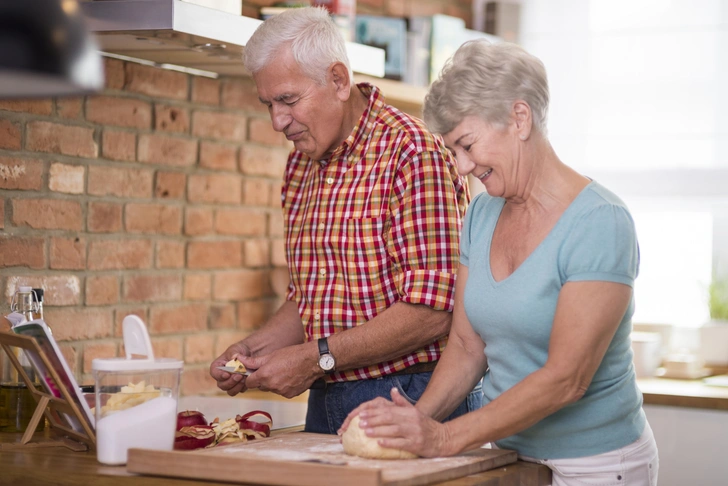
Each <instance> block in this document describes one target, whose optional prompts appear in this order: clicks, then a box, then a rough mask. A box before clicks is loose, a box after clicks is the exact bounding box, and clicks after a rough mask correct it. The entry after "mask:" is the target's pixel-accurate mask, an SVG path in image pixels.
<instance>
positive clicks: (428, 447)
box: [341, 388, 460, 457]
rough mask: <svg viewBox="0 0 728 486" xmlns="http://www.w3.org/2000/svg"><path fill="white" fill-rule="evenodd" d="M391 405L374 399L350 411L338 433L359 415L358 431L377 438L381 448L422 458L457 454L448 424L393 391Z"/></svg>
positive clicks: (382, 400)
mask: <svg viewBox="0 0 728 486" xmlns="http://www.w3.org/2000/svg"><path fill="white" fill-rule="evenodd" d="M391 393H392V401H391V402H390V401H389V400H386V399H384V398H376V399H374V400H372V401H370V402H367V403H364V404H362V405H360V406H359V407H358V408H357V409H355V410H353V411H352V412H351V413H350V414H349V416H348V417H347V418H346V420H345V421H344V424H343V425H342V427H341V429H342V431H343V430H346V428H347V427H348V425H349V422H350V421H351V419H352V418H353V417H354V416H356V415H359V427H361V428H362V429H363V430H364V433H365V434H366V435H367V436H368V437H374V438H378V439H379V440H378V443H379V445H380V446H382V447H388V448H391V449H402V450H405V451H408V452H412V453H415V454H417V455H418V456H421V457H440V456H450V455H453V454H456V453H458V452H460V451H459V450H457V448H456V446H455V444H454V443H453V440H452V438H451V437H450V434H449V428H448V426H447V424H441V423H439V422H436V421H435V420H433V419H432V418H430V417H428V416H427V415H425V414H423V413H422V412H420V411H419V410H417V409H416V408H415V406H414V405H412V404H411V403H410V402H408V401H407V399H405V398H404V397H403V396H402V395H401V394H400V393H399V390H397V389H396V388H392V392H391Z"/></svg>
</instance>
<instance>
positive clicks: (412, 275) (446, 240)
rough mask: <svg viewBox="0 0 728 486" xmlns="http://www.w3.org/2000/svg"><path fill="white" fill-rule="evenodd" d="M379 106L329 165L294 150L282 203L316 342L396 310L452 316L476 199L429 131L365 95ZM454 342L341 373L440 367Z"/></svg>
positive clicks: (292, 264) (349, 376) (374, 93)
mask: <svg viewBox="0 0 728 486" xmlns="http://www.w3.org/2000/svg"><path fill="white" fill-rule="evenodd" d="M358 87H359V89H360V90H361V91H362V93H364V95H365V96H368V98H369V105H368V107H367V109H366V111H365V112H364V114H363V115H362V117H361V118H360V119H359V123H358V125H357V126H356V127H355V128H354V130H353V131H352V133H351V135H349V137H348V138H347V139H346V140H345V141H344V142H343V143H342V144H341V146H339V147H338V148H337V149H336V151H335V152H334V153H333V154H332V155H331V158H330V159H329V160H321V161H313V160H311V159H310V158H309V157H307V156H306V155H304V154H303V153H301V152H299V151H296V150H294V151H293V152H291V154H290V156H289V158H288V164H287V166H286V173H285V176H284V181H283V189H282V200H283V212H284V221H285V226H286V228H285V229H286V231H285V237H286V256H287V258H288V262H289V265H288V268H289V273H290V277H291V285H290V289H289V294H288V300H295V301H296V302H297V303H298V310H299V314H300V315H301V319H302V320H303V324H304V326H305V327H306V336H307V339H308V340H309V341H311V340H316V339H318V338H321V337H325V336H330V335H331V334H334V333H336V332H340V331H343V330H346V329H350V328H353V327H355V326H359V325H361V324H364V323H365V322H367V321H369V320H370V319H372V318H374V317H375V316H377V314H379V313H381V312H383V311H384V310H385V309H387V308H388V307H390V306H391V305H393V304H394V303H396V302H400V301H401V302H406V303H410V304H422V305H427V306H429V307H432V308H433V309H437V310H445V311H452V308H453V301H454V294H455V277H456V271H457V265H458V257H459V235H460V228H461V225H462V216H463V215H464V213H465V208H466V206H467V204H468V202H469V199H470V195H469V192H468V187H467V184H466V183H465V181H464V178H462V177H460V176H459V175H458V173H457V169H456V166H455V161H454V159H453V158H452V156H451V155H450V153H449V152H448V150H447V149H446V148H445V147H444V145H443V143H442V141H441V140H440V139H439V138H436V137H434V136H433V135H432V134H430V133H429V132H428V131H427V130H426V129H425V127H424V124H423V123H422V122H421V121H420V120H418V119H416V118H412V117H410V116H408V115H406V114H404V113H402V112H401V111H399V110H397V109H396V108H393V107H391V106H388V105H386V104H385V102H384V97H383V96H382V94H381V93H380V91H379V90H378V89H377V88H375V87H374V86H371V85H369V84H366V83H363V84H359V85H358ZM446 342H447V338H442V339H439V340H437V341H435V342H433V343H432V344H429V345H428V346H425V347H424V348H422V349H420V350H418V351H416V352H414V353H410V354H407V355H406V356H402V357H401V358H399V359H396V360H394V361H387V362H383V363H378V364H376V365H373V366H369V367H366V368H361V369H356V370H348V371H341V372H336V373H333V374H332V375H330V376H329V378H328V379H329V380H330V381H351V380H360V379H367V378H376V377H379V376H382V375H387V374H390V373H393V372H395V371H399V370H402V369H404V368H407V367H408V366H412V365H414V364H416V363H420V362H428V361H435V360H437V359H439V358H440V352H441V351H442V349H443V347H444V345H445V343H446Z"/></svg>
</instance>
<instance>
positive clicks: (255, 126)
mask: <svg viewBox="0 0 728 486" xmlns="http://www.w3.org/2000/svg"><path fill="white" fill-rule="evenodd" d="M248 140H250V141H251V142H257V143H264V144H266V145H286V144H288V140H286V136H285V135H284V134H283V133H282V132H276V131H275V130H273V125H272V124H271V121H270V119H269V118H251V119H250V121H248Z"/></svg>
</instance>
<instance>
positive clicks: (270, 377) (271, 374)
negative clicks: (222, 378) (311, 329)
mask: <svg viewBox="0 0 728 486" xmlns="http://www.w3.org/2000/svg"><path fill="white" fill-rule="evenodd" d="M240 361H241V362H242V363H243V364H244V365H245V367H246V368H248V369H249V370H255V371H253V372H252V373H251V374H250V376H248V377H247V379H246V381H245V384H246V386H247V388H259V389H260V390H263V391H272V392H274V393H277V394H279V395H281V396H283V397H286V398H293V397H295V396H298V395H300V394H301V393H303V392H304V391H306V390H308V389H309V388H311V384H312V383H313V382H314V381H316V380H317V379H318V378H320V377H322V376H323V375H324V372H323V371H322V370H321V368H319V366H318V348H317V347H316V343H315V342H310V343H306V344H298V345H295V346H288V347H286V348H283V349H279V350H277V351H273V352H272V353H270V354H266V355H265V356H256V357H254V358H249V357H246V358H242V359H241V360H240ZM218 371H219V370H218ZM218 386H219V384H218Z"/></svg>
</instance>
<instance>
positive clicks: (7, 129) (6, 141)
mask: <svg viewBox="0 0 728 486" xmlns="http://www.w3.org/2000/svg"><path fill="white" fill-rule="evenodd" d="M0 148H1V149H7V150H20V127H19V126H18V125H17V124H15V123H13V122H11V121H10V120H0Z"/></svg>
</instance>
